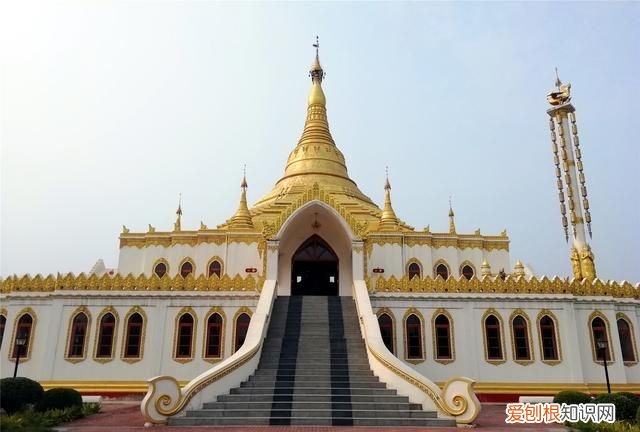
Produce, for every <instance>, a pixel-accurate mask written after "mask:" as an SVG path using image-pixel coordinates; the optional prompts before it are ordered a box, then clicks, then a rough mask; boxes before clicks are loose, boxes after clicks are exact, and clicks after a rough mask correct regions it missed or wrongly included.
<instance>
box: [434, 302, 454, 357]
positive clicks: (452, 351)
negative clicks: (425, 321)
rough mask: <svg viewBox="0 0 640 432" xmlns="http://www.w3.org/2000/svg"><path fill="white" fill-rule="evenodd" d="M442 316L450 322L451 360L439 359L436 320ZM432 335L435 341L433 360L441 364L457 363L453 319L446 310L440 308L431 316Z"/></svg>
mask: <svg viewBox="0 0 640 432" xmlns="http://www.w3.org/2000/svg"><path fill="white" fill-rule="evenodd" d="M440 315H442V316H444V317H445V318H447V319H448V320H449V350H450V352H451V357H450V358H440V357H438V346H437V343H438V340H437V339H438V333H437V332H436V318H438V317H439V316H440ZM431 333H432V339H433V360H434V361H436V362H437V363H441V364H444V365H446V364H449V363H453V362H454V361H456V342H455V330H454V327H453V317H452V316H451V314H450V313H449V312H448V311H447V310H446V309H444V308H438V309H436V310H435V312H434V313H433V315H432V316H431Z"/></svg>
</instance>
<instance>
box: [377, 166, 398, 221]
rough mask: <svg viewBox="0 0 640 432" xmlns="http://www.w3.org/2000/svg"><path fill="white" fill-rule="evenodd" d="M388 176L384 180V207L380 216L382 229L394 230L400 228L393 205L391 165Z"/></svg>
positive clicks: (387, 169)
mask: <svg viewBox="0 0 640 432" xmlns="http://www.w3.org/2000/svg"><path fill="white" fill-rule="evenodd" d="M386 171H387V177H386V180H385V182H384V209H383V210H382V215H381V216H380V231H394V230H397V229H398V217H397V216H396V212H395V211H393V206H392V205H391V183H389V167H387V168H386Z"/></svg>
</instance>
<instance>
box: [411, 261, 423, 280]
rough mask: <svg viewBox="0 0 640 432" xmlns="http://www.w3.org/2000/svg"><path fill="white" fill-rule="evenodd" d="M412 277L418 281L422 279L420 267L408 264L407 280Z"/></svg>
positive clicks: (415, 264) (416, 264)
mask: <svg viewBox="0 0 640 432" xmlns="http://www.w3.org/2000/svg"><path fill="white" fill-rule="evenodd" d="M414 277H417V278H418V279H420V278H421V277H422V275H421V274H420V266H419V265H418V263H411V264H409V280H411V279H413V278H414Z"/></svg>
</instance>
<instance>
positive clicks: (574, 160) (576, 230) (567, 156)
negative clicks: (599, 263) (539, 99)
mask: <svg viewBox="0 0 640 432" xmlns="http://www.w3.org/2000/svg"><path fill="white" fill-rule="evenodd" d="M555 86H556V90H555V91H551V92H550V93H549V94H548V95H547V101H548V102H549V104H550V105H551V108H550V109H548V110H547V114H549V129H550V131H551V148H552V150H553V162H554V165H555V175H556V183H557V186H558V199H559V201H560V213H561V215H562V227H563V229H564V234H565V241H567V242H569V240H570V241H571V245H570V251H569V257H570V260H571V264H572V269H573V276H574V278H575V279H578V280H582V279H590V280H592V279H595V278H596V268H595V262H594V255H593V252H592V251H591V246H590V245H589V240H590V239H591V236H592V232H591V213H590V211H589V200H588V198H587V186H586V184H585V175H584V165H583V164H582V149H581V147H580V140H579V139H578V125H577V123H576V115H575V111H576V109H575V107H574V106H573V104H572V103H571V84H569V83H567V84H563V83H562V81H560V78H559V77H558V70H557V69H556V81H555ZM562 174H564V176H563V175H562ZM563 180H564V181H563ZM581 198H582V199H581ZM565 202H566V205H565ZM567 207H569V210H568V211H567ZM567 213H569V218H567ZM569 224H570V225H571V231H572V232H571V234H573V235H572V236H570V235H569ZM585 228H586V232H588V235H589V238H588V239H587V233H586V232H585Z"/></svg>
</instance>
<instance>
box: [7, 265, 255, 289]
mask: <svg viewBox="0 0 640 432" xmlns="http://www.w3.org/2000/svg"><path fill="white" fill-rule="evenodd" d="M263 267H264V266H263ZM263 274H264V273H263ZM263 282H264V276H260V277H256V276H252V275H247V276H245V277H242V276H240V275H236V276H233V277H231V276H229V275H226V274H225V275H223V276H222V277H218V276H217V275H215V274H214V275H212V276H210V277H207V276H205V275H200V276H198V277H197V278H196V277H194V276H192V275H189V276H187V277H186V278H183V277H182V276H180V275H176V276H174V277H170V276H163V277H162V278H159V277H158V276H156V275H152V276H146V275H144V274H141V275H138V276H133V275H132V274H128V275H127V276H122V275H120V274H116V275H115V276H110V275H108V274H104V275H102V276H97V275H95V274H93V275H90V276H87V275H85V274H84V273H80V274H79V275H77V276H76V275H74V274H73V273H69V274H66V275H61V274H58V275H57V276H53V275H49V276H47V277H46V278H43V277H42V276H40V275H37V276H35V277H33V278H32V277H31V276H29V275H25V276H22V277H20V278H19V277H17V276H10V277H8V278H6V279H4V280H1V281H0V293H3V294H8V293H15V292H54V291H56V292H61V291H258V290H259V289H261V288H262V283H263Z"/></svg>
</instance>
